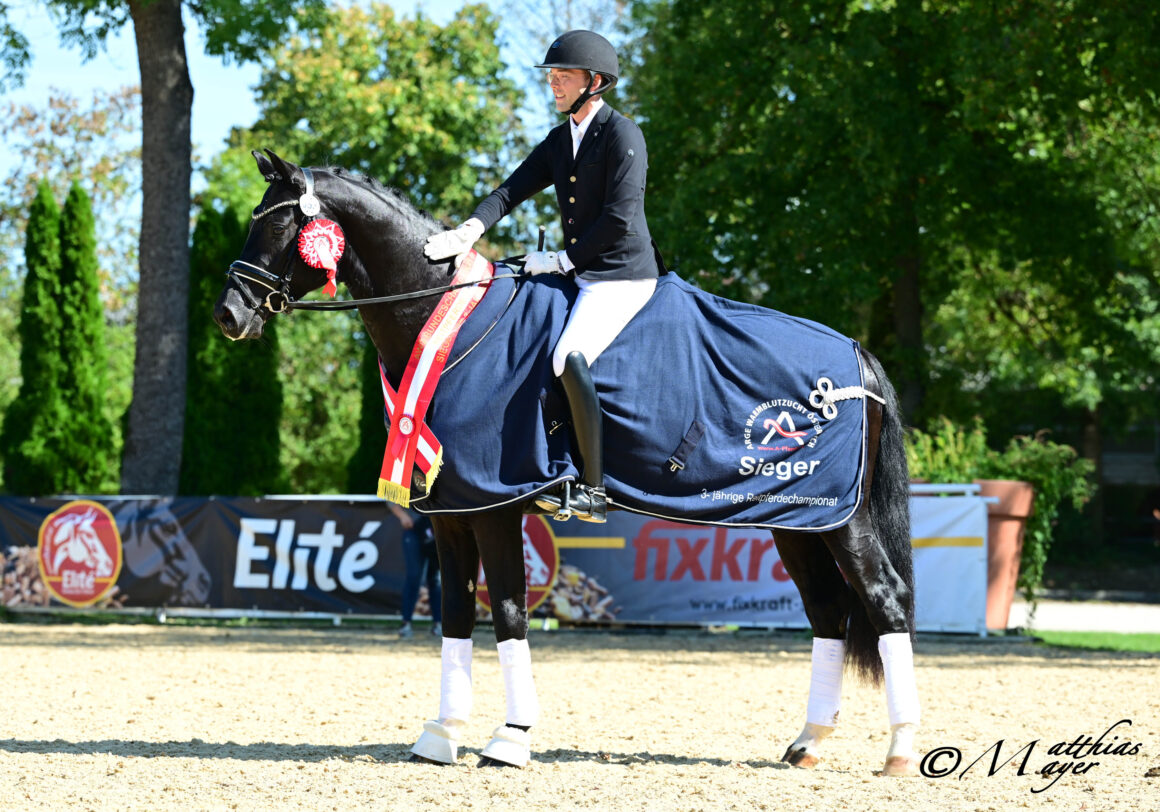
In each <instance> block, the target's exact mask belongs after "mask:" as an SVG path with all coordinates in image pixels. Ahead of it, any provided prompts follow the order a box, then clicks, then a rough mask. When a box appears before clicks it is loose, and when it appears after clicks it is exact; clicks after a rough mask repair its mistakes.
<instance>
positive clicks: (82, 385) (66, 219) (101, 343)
mask: <svg viewBox="0 0 1160 812" xmlns="http://www.w3.org/2000/svg"><path fill="white" fill-rule="evenodd" d="M99 288H100V282H99V280H98V275H97V239H96V224H95V222H94V219H93V209H92V205H91V204H90V202H89V196H88V194H87V193H86V192H85V191H84V189H83V188H82V187H81V185H80V184H79V183H74V184H73V185H72V188H71V189H69V193H68V197H67V198H66V199H65V203H64V209H63V211H62V213H61V218H60V297H61V298H60V313H61V328H60V344H59V346H60V362H61V363H60V374H61V376H62V377H61V381H60V384H59V388H60V392H61V395H62V398H63V400H64V402H65V403H66V404H67V408H68V415H67V420H66V422H65V423H64V424H63V425H62V426H61V431H60V448H59V449H58V455H57V465H58V466H59V467H60V468H61V472H60V476H61V477H62V481H63V482H64V483H65V487H64V490H68V491H71V492H73V493H116V491H117V484H118V483H117V459H116V445H117V444H116V439H117V438H116V437H115V435H114V432H113V424H112V421H110V420H109V418H108V417H107V416H106V415H105V413H104V405H105V400H106V398H107V397H108V364H109V362H108V358H107V356H106V342H105V311H104V308H103V307H101V299H100V295H99Z"/></svg>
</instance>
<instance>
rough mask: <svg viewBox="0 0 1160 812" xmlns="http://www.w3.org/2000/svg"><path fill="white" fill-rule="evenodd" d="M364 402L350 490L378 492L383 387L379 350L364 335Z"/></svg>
mask: <svg viewBox="0 0 1160 812" xmlns="http://www.w3.org/2000/svg"><path fill="white" fill-rule="evenodd" d="M359 381H360V383H361V384H362V403H361V405H360V407H359V419H358V440H357V442H356V443H355V446H354V453H353V454H351V456H350V462H349V464H348V465H347V478H346V492H347V493H375V492H376V491H377V488H378V482H379V473H380V472H381V471H382V467H383V465H382V463H383V450H384V448H385V447H386V443H387V428H386V424H385V423H384V422H383V386H382V382H381V380H380V378H379V352H378V350H376V349H375V345H374V344H372V343H371V342H370V341H368V340H367V339H366V337H365V336H364V337H363V351H362V366H361V367H360V369H359Z"/></svg>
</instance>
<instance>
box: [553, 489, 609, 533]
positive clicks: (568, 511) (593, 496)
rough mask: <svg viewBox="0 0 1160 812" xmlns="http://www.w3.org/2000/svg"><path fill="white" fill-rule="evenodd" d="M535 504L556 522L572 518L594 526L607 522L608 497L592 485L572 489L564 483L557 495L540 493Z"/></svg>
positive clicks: (602, 490)
mask: <svg viewBox="0 0 1160 812" xmlns="http://www.w3.org/2000/svg"><path fill="white" fill-rule="evenodd" d="M535 503H536V504H537V505H538V506H540V507H541V508H543V509H544V510H546V511H548V512H549V513H551V514H552V518H553V519H555V520H556V521H558V522H566V521H567V520H568V519H571V518H573V517H575V518H577V519H580V520H581V521H584V522H593V523H596V524H602V523H603V522H606V521H608V497H607V496H606V495H605V493H604V488H600V487H594V486H592V485H577V486H576V487H575V488H573V487H572V483H571V482H565V483H564V484H563V487H562V488H561V489H560V491H559V493H541V494H539V495H537V496H536V498H535Z"/></svg>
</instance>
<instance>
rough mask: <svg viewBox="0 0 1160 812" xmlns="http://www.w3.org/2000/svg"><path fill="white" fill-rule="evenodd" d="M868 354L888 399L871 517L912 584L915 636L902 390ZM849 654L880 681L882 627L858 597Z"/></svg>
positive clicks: (908, 596) (894, 563)
mask: <svg viewBox="0 0 1160 812" xmlns="http://www.w3.org/2000/svg"><path fill="white" fill-rule="evenodd" d="M862 357H863V358H864V359H865V361H866V365H867V366H868V367H869V368H870V372H871V373H872V374H873V376H874V377H875V378H877V380H878V388H879V394H880V395H881V396H882V397H883V398H884V399H885V400H886V403H885V404H884V405H883V407H882V428H881V430H880V433H879V435H878V456H877V459H876V461H875V465H874V479H873V481H872V483H871V485H870V495H869V500H870V519H871V522H872V526H873V528H874V535H875V536H876V537H877V538H878V543H879V544H881V545H882V548H883V550H884V551H885V553H886V557H887V559H888V560H889V561H890V565H891V567H893V568H894V571H895V572H896V573H897V574H898V577H899V578H900V579H902V582H903V583H904V584H905V585H906V589H905V590H903V594H902V595H900V598H901V599H902V600H903V602H904V604H905V609H906V620H907V626H908V627H909V629H910V637H911V640H913V639H914V559H913V553H912V550H911V542H910V474H909V472H908V471H907V467H906V448H905V445H904V433H903V427H902V413H901V410H900V408H899V405H898V394H897V393H896V392H895V391H894V386H893V385H892V384H891V383H890V379H889V378H887V377H886V373H885V371H883V369H882V365H881V364H880V363H879V362H878V359H877V358H875V357H874V356H873V355H871V354H870V353H868V352H866V351H863V352H862ZM846 651H847V654H846V659H847V662H848V663H849V664H850V665H852V666H854V668H855V669H856V670H857V671H858V672H859V674H860V675H861V676H863V677H864V678H866V679H867V680H869V681H870V682H873V683H875V684H877V683H879V682H880V681H881V679H882V660H881V658H880V657H879V654H878V631H877V630H876V629H875V628H874V625H873V624H872V623H871V622H870V617H869V616H868V615H867V614H866V607H865V605H864V604H863V603H862V601H860V600H854V601H853V607H852V609H851V611H850V619H849V625H848V627H847V633H846Z"/></svg>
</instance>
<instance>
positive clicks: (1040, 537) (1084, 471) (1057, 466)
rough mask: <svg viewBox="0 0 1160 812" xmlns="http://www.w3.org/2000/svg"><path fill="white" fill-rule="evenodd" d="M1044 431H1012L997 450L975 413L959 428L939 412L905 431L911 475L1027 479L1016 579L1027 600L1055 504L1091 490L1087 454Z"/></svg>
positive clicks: (1039, 573)
mask: <svg viewBox="0 0 1160 812" xmlns="http://www.w3.org/2000/svg"><path fill="white" fill-rule="evenodd" d="M1046 434H1047V433H1046V432H1039V433H1038V434H1036V435H1035V436H1034V437H1031V436H1026V435H1021V436H1017V437H1012V438H1011V440H1010V441H1009V442H1008V443H1007V446H1006V448H1004V449H1003V450H1002V451H1001V452H1000V451H996V450H994V449H992V448H990V447H989V446H988V445H987V433H986V429H985V428H984V426H983V422H982V421H981V420H980V419H978V418H976V419H975V421H974V423H973V424H972V425H971V426H970V427H969V428H963V427H960V426H958V425H956V424H954V423H952V422H951V421H950V420H948V419H946V418H939V419H938V420H935V421H933V424H932V429H931V430H930V431H929V432H923V431H919V430H917V429H912V430H911V431H910V432H909V433H908V434H907V437H906V459H907V464H908V466H909V468H910V475H911V476H912V477H914V478H916V479H922V480H925V481H928V482H937V483H961V482H972V481H974V480H976V479H1015V480H1021V481H1023V482H1029V483H1031V486H1032V487H1033V488H1034V489H1035V496H1034V502H1033V507H1032V513H1031V516H1030V518H1029V519H1028V520H1027V526H1026V529H1025V531H1024V535H1023V553H1022V557H1021V559H1020V565H1019V581H1018V586H1019V588H1020V589H1021V590H1022V591H1023V594H1024V596H1025V597H1026V598H1027V600H1029V601H1033V600H1035V594H1036V592H1037V590H1038V589H1039V587H1040V586H1041V585H1042V583H1043V568H1044V565H1045V564H1046V563H1047V557H1048V553H1049V552H1050V550H1051V545H1052V541H1053V537H1052V536H1053V530H1054V525H1055V522H1056V519H1057V518H1058V516H1059V511H1060V508H1061V507H1062V506H1063V505H1064V504H1065V503H1070V504H1071V505H1072V506H1073V507H1074V508H1076V509H1078V508H1080V507H1082V506H1083V505H1084V503H1086V502H1087V501H1088V500H1089V499H1090V498H1091V497H1092V495H1093V494H1094V492H1095V486H1094V484H1093V482H1092V480H1091V477H1092V473H1093V472H1094V470H1095V466H1094V464H1093V463H1092V462H1091V460H1085V459H1081V458H1079V455H1078V454H1077V453H1076V451H1075V449H1074V448H1072V447H1071V446H1069V445H1065V444H1063V443H1056V442H1052V441H1051V440H1049V439H1047V436H1046Z"/></svg>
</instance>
